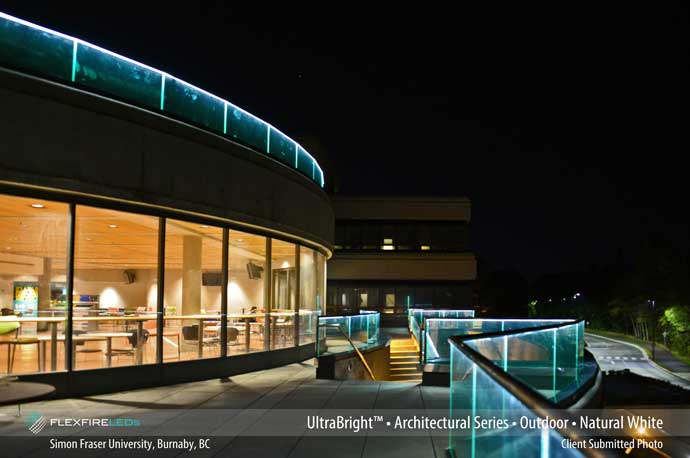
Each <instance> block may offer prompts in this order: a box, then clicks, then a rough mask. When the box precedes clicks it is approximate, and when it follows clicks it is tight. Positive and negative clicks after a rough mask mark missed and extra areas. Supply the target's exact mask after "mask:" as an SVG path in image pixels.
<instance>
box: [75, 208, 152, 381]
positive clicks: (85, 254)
mask: <svg viewBox="0 0 690 458" xmlns="http://www.w3.org/2000/svg"><path fill="white" fill-rule="evenodd" d="M157 265H158V218H154V217H151V216H144V215H139V214H135V213H125V212H120V211H114V210H107V209H102V208H94V207H87V206H82V205H79V206H77V207H76V229H75V254H74V309H73V310H74V311H73V334H72V340H73V367H74V368H75V369H96V368H101V367H114V366H130V365H140V364H151V363H155V361H156V339H155V338H153V337H152V335H151V329H155V327H156V315H155V313H154V312H155V309H156V288H157Z"/></svg>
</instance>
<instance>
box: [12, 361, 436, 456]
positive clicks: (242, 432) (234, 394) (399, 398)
mask: <svg viewBox="0 0 690 458" xmlns="http://www.w3.org/2000/svg"><path fill="white" fill-rule="evenodd" d="M447 408H448V388H441V387H422V386H419V385H415V384H412V383H396V382H371V381H368V382H354V381H333V380H316V379H315V367H314V361H313V360H310V361H306V362H303V363H299V364H290V365H287V366H282V367H279V368H275V369H270V370H265V371H258V372H253V373H248V374H243V375H238V376H235V377H231V378H228V379H221V380H219V379H214V380H208V381H203V382H195V383H187V384H180V385H171V386H165V387H158V388H150V389H142V390H134V391H128V392H120V393H113V394H107V395H100V396H91V397H88V398H71V399H63V400H54V401H44V402H35V403H30V404H25V405H23V406H22V416H21V417H16V416H15V415H16V413H17V409H16V407H15V406H5V407H2V408H0V414H4V415H3V416H2V417H0V446H2V449H3V451H2V452H0V455H1V456H26V457H33V458H38V457H44V456H45V457H47V456H51V457H55V456H99V457H120V456H122V457H125V456H127V457H130V456H166V457H175V456H181V455H183V454H187V453H188V452H186V451H183V450H178V449H173V450H170V449H168V450H155V452H153V453H145V452H143V451H132V450H100V451H94V452H89V453H84V451H83V450H80V451H77V452H76V453H75V450H55V449H53V450H51V449H50V448H49V440H50V438H51V437H52V438H56V437H57V436H55V435H51V434H54V431H55V428H50V427H46V428H45V429H44V430H43V431H42V432H40V433H39V434H37V435H35V436H34V435H32V434H31V433H30V432H28V429H27V425H26V421H27V415H29V413H30V412H39V413H40V414H41V415H44V416H46V417H71V418H82V417H83V418H113V417H126V418H133V419H143V420H142V426H141V428H138V429H134V430H129V431H128V432H127V433H126V434H127V435H128V437H127V438H129V439H137V438H138V437H145V438H154V439H155V438H158V437H162V438H163V439H175V438H179V437H185V436H186V437H193V436H207V437H209V438H210V439H211V440H210V446H211V448H210V449H209V450H196V451H194V452H193V453H192V454H191V455H192V456H203V457H207V456H208V457H211V456H218V457H225V456H228V457H252V458H258V457H290V458H298V457H328V458H337V457H387V456H390V457H397V458H402V457H415V458H424V457H443V456H445V448H446V446H447V438H446V437H445V436H441V435H436V436H432V435H430V434H424V435H421V436H419V435H417V436H411V435H407V436H400V435H399V436H393V437H391V436H382V435H368V434H367V432H366V431H361V432H360V433H358V434H357V435H349V436H339V437H333V436H331V437H324V436H313V435H305V434H304V433H303V431H300V430H299V428H297V429H296V432H295V433H294V435H290V436H285V435H283V436H269V437H267V436H261V435H258V434H264V433H265V432H268V431H270V427H271V425H272V424H274V423H275V424H277V423H276V420H277V419H276V418H275V416H277V415H282V419H280V420H278V421H284V418H285V412H286V411H291V410H294V414H295V415H296V417H295V418H296V420H295V423H299V422H302V423H303V422H304V416H305V414H304V411H305V409H309V410H311V411H313V412H314V413H321V414H324V415H326V414H328V413H329V412H333V411H338V409H362V411H366V412H369V413H371V412H372V411H373V410H374V409H414V410H418V411H419V413H420V414H423V412H424V411H426V410H429V409H439V410H443V409H447ZM279 412H280V413H279ZM298 417H299V418H298ZM280 427H282V426H280ZM110 429H112V428H110ZM65 431H66V432H65ZM123 431H124V430H123ZM19 434H20V435H21V436H20V435H19ZM85 434H87V435H88V434H91V435H92V436H95V434H94V432H93V429H89V428H69V429H67V428H60V436H59V439H61V440H68V439H75V438H77V439H78V438H80V437H88V436H85ZM118 437H122V436H118ZM99 438H100V437H99ZM8 453H9V454H8Z"/></svg>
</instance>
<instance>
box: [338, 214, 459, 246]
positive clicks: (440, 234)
mask: <svg viewBox="0 0 690 458" xmlns="http://www.w3.org/2000/svg"><path fill="white" fill-rule="evenodd" d="M468 232H469V231H468V226H467V224H466V223H464V222H456V221H423V222H420V221H351V220H339V221H336V229H335V249H336V251H405V252H410V251H435V252H461V251H466V250H468V249H469V247H468Z"/></svg>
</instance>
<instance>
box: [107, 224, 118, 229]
mask: <svg viewBox="0 0 690 458" xmlns="http://www.w3.org/2000/svg"><path fill="white" fill-rule="evenodd" d="M108 227H109V228H110V229H116V228H117V224H108Z"/></svg>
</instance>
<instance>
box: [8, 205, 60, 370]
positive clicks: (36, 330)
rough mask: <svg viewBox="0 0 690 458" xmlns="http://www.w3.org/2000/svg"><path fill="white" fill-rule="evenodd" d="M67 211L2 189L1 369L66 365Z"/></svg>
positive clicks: (45, 368)
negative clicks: (15, 195) (4, 193)
mask: <svg viewBox="0 0 690 458" xmlns="http://www.w3.org/2000/svg"><path fill="white" fill-rule="evenodd" d="M68 212H69V209H68V205H67V204H63V203H58V202H52V201H47V200H42V199H28V198H22V197H12V196H5V195H0V243H1V245H0V309H2V316H0V361H2V362H3V364H0V375H1V374H5V373H8V372H11V373H13V374H23V373H31V372H39V371H40V372H54V371H61V370H64V369H65V352H64V329H65V318H66V314H65V307H66V305H67V297H66V291H65V287H66V281H67V280H66V277H65V273H66V254H67V237H68V233H67V222H68V218H69V217H68ZM10 354H12V355H13V356H12V357H10ZM5 362H7V364H6V363H5ZM8 366H9V367H8Z"/></svg>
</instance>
